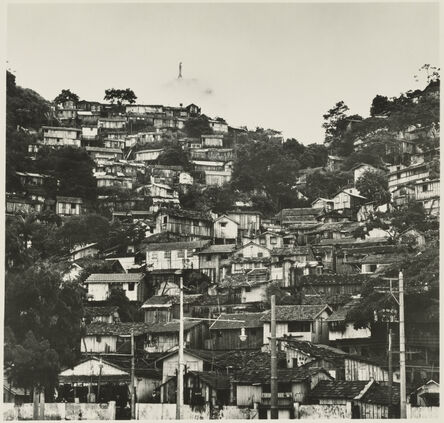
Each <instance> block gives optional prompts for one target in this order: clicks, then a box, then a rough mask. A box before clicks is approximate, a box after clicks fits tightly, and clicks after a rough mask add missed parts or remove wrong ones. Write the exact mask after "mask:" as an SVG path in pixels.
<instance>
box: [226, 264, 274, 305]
mask: <svg viewBox="0 0 444 423" xmlns="http://www.w3.org/2000/svg"><path fill="white" fill-rule="evenodd" d="M269 280H270V274H269V271H268V269H265V268H259V269H253V270H250V271H249V272H247V273H236V274H233V275H231V276H226V277H225V278H223V279H222V281H221V283H220V285H219V287H218V288H219V290H220V291H222V292H227V293H229V294H231V295H233V297H234V299H235V301H236V302H238V303H261V302H263V301H265V299H266V288H267V285H268V283H269Z"/></svg>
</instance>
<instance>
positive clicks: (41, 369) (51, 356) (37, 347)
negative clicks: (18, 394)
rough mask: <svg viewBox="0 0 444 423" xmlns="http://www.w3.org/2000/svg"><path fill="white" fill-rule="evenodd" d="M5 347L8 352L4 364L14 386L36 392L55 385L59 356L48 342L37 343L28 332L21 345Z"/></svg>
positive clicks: (44, 340)
mask: <svg viewBox="0 0 444 423" xmlns="http://www.w3.org/2000/svg"><path fill="white" fill-rule="evenodd" d="M5 347H7V348H8V350H9V353H8V356H7V361H6V362H5V364H6V365H8V366H10V371H9V377H10V379H12V380H13V381H14V384H16V385H17V386H20V387H23V388H26V389H28V390H34V389H37V391H41V390H42V389H44V388H51V387H54V386H56V385H57V378H58V373H59V371H60V363H59V356H58V354H57V352H56V351H55V350H54V349H53V348H51V346H50V344H49V342H48V340H46V339H43V340H40V341H39V340H38V339H37V338H36V337H35V335H34V333H33V332H32V331H28V332H27V334H26V336H25V339H24V341H23V343H21V344H12V345H11V344H10V345H5Z"/></svg>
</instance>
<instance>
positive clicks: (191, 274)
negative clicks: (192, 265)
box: [183, 270, 211, 294]
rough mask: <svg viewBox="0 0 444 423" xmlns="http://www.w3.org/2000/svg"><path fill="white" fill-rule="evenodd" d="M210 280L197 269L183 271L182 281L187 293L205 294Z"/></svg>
mask: <svg viewBox="0 0 444 423" xmlns="http://www.w3.org/2000/svg"><path fill="white" fill-rule="evenodd" d="M210 282H211V280H210V278H209V277H208V276H207V275H205V274H204V273H202V272H200V271H199V270H186V271H185V272H184V281H183V283H184V286H185V287H186V288H187V289H188V292H189V293H194V294H206V293H207V292H208V287H209V286H210Z"/></svg>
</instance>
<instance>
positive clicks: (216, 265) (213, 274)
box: [198, 244, 236, 283]
mask: <svg viewBox="0 0 444 423" xmlns="http://www.w3.org/2000/svg"><path fill="white" fill-rule="evenodd" d="M235 248H236V245H235V244H214V245H209V246H208V247H207V248H205V249H203V250H201V251H200V252H199V253H198V254H199V270H200V271H201V272H202V273H204V274H205V275H207V276H208V277H209V278H210V280H211V282H213V283H218V282H219V281H220V278H221V267H222V262H224V261H225V262H227V261H228V258H229V257H230V255H231V254H232V253H233V251H234V250H235Z"/></svg>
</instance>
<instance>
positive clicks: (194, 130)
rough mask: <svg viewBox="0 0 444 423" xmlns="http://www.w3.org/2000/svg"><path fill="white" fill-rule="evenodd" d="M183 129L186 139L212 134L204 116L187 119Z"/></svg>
mask: <svg viewBox="0 0 444 423" xmlns="http://www.w3.org/2000/svg"><path fill="white" fill-rule="evenodd" d="M183 129H184V131H185V133H186V134H187V137H190V138H200V137H201V136H202V135H208V134H212V133H213V130H212V129H211V127H210V123H209V122H208V118H207V117H206V116H205V115H201V116H198V117H192V118H189V119H187V120H186V121H185V124H184V128H183Z"/></svg>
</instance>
